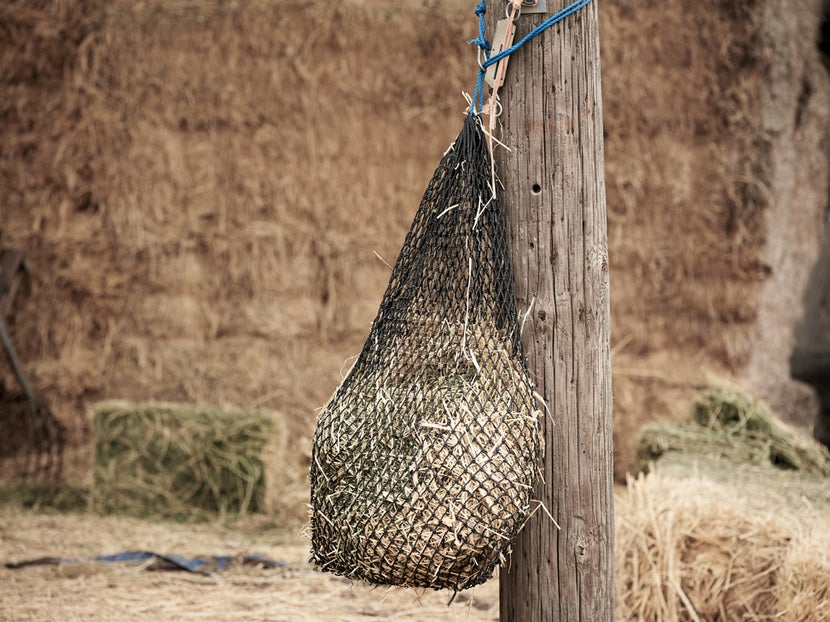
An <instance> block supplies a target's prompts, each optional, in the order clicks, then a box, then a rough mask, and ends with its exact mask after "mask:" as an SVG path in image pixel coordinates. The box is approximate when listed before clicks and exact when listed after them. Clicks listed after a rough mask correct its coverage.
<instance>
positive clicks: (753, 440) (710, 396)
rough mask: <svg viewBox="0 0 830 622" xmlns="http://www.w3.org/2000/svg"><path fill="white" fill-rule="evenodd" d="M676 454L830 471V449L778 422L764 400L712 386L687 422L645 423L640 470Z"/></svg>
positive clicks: (816, 472)
mask: <svg viewBox="0 0 830 622" xmlns="http://www.w3.org/2000/svg"><path fill="white" fill-rule="evenodd" d="M673 453H680V454H690V455H694V456H697V457H699V458H706V459H711V460H723V461H726V462H728V463H731V464H737V465H744V464H749V465H756V466H768V467H774V468H775V469H779V470H790V471H798V472H799V473H803V474H808V475H817V476H830V453H828V451H827V449H826V448H824V447H823V446H822V445H820V444H819V443H817V442H816V441H815V440H813V439H811V438H810V437H809V436H807V435H806V434H804V433H802V432H800V431H798V430H796V429H794V428H791V427H789V426H787V425H786V424H784V423H782V422H781V421H779V420H778V419H777V418H776V417H775V415H774V414H773V413H772V412H771V411H770V410H769V408H767V407H766V406H765V405H764V404H763V402H761V401H759V400H757V399H754V398H752V397H750V396H748V395H745V394H743V393H740V392H738V391H735V390H732V389H729V388H725V387H710V388H708V389H707V390H705V391H704V392H703V393H701V394H700V395H699V396H698V397H696V398H695V400H694V402H693V403H692V409H691V417H690V420H689V421H687V422H683V423H669V422H664V421H656V422H653V423H650V424H647V425H646V426H644V427H643V429H642V431H641V433H640V440H639V442H638V445H637V462H636V467H637V470H638V471H645V470H648V467H649V463H651V462H654V461H660V460H663V459H664V458H665V457H666V456H668V455H669V454H673Z"/></svg>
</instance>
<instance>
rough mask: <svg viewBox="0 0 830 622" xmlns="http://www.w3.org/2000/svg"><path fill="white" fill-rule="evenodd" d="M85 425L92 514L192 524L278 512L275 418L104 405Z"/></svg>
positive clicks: (281, 467)
mask: <svg viewBox="0 0 830 622" xmlns="http://www.w3.org/2000/svg"><path fill="white" fill-rule="evenodd" d="M92 419H93V421H92V430H93V436H94V442H95V462H94V466H93V480H94V483H93V488H92V505H93V507H94V508H95V509H96V510H97V511H99V512H105V513H106V512H123V513H127V514H132V515H135V516H153V517H159V516H161V517H167V518H174V519H193V518H206V517H210V516H215V515H220V516H233V517H239V516H244V515H245V514H247V513H248V512H265V513H273V512H274V511H275V510H276V509H277V507H278V505H279V497H280V493H281V487H282V485H283V483H284V478H283V474H284V472H285V461H286V459H285V430H284V426H283V421H282V417H281V416H280V415H278V414H277V413H275V412H271V411H236V410H230V409H219V408H213V407H204V406H194V405H190V404H169V403H161V402H155V403H142V404H133V403H130V402H104V403H101V404H98V405H96V406H95V408H94V410H93V413H92Z"/></svg>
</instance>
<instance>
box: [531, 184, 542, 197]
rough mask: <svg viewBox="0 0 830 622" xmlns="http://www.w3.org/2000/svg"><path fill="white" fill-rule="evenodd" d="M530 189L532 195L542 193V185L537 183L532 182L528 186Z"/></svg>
mask: <svg viewBox="0 0 830 622" xmlns="http://www.w3.org/2000/svg"><path fill="white" fill-rule="evenodd" d="M530 191H531V192H532V193H533V194H534V195H537V196H538V195H540V194H542V186H540V185H539V184H533V185H532V186H531V187H530Z"/></svg>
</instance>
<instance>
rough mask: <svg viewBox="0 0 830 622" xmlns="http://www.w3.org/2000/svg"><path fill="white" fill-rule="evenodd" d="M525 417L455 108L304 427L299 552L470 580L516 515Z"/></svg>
mask: <svg viewBox="0 0 830 622" xmlns="http://www.w3.org/2000/svg"><path fill="white" fill-rule="evenodd" d="M540 417H541V413H540V411H539V409H538V407H537V403H536V400H535V398H534V392H533V388H532V386H531V383H530V380H529V378H528V374H527V369H526V363H525V360H524V355H523V350H522V344H521V340H520V325H519V321H518V317H517V310H516V301H515V297H514V292H513V275H512V270H511V267H510V260H509V255H508V246H507V237H506V231H505V222H504V216H503V214H502V212H501V208H500V206H499V203H498V200H497V197H496V194H495V188H494V181H493V177H492V175H491V168H490V153H489V151H488V149H487V144H486V142H485V137H484V133H483V131H482V128H481V124H480V121H479V118H478V117H477V116H469V117H468V118H467V120H466V121H465V123H464V127H463V129H462V131H461V133H460V134H459V136H458V138H457V139H456V141H455V143H454V144H453V145H452V146H451V147H450V149H449V150H448V151H447V152H446V154H445V155H444V157H443V159H442V160H441V163H440V164H439V166H438V168H437V170H436V171H435V174H434V176H433V178H432V180H431V181H430V183H429V186H428V187H427V190H426V193H425V194H424V197H423V199H422V201H421V205H420V207H419V209H418V211H417V213H416V215H415V219H414V222H413V223H412V226H411V228H410V230H409V233H408V234H407V236H406V239H405V241H404V244H403V248H402V249H401V253H400V256H399V257H398V260H397V263H396V265H395V267H394V269H393V271H392V276H391V280H390V282H389V286H388V288H387V290H386V293H385V294H384V297H383V300H382V302H381V305H380V309H379V311H378V314H377V317H376V318H375V321H374V323H373V325H372V328H371V332H370V333H369V337H368V339H367V341H366V343H365V345H364V347H363V350H362V351H361V353H360V355H359V356H358V358H357V360H356V362H355V364H354V366H353V368H352V369H351V371H350V372H349V374H348V375H347V377H346V378H345V380H344V381H343V383H342V384H341V386H340V387H339V388H338V389H337V391H336V392H335V393H334V395H333V396H332V398H331V399H330V401H329V403H328V404H327V406H326V407H325V408H324V409H323V412H322V414H321V415H320V417H319V420H318V422H317V428H316V431H315V434H314V439H313V448H312V466H311V536H312V555H313V561H314V562H315V563H316V564H317V565H318V566H319V567H320V568H322V569H323V570H327V571H330V572H334V573H337V574H341V575H346V576H348V577H352V578H357V579H363V580H366V581H369V582H372V583H377V584H388V585H402V586H410V587H431V588H436V589H438V588H451V589H455V590H460V589H464V588H467V587H470V586H473V585H476V584H478V583H481V582H483V581H485V580H486V579H488V578H489V577H491V576H492V573H493V570H494V568H495V566H496V564H497V563H499V562H503V561H504V559H505V556H506V554H507V553H508V552H509V548H510V545H511V542H512V541H513V539H514V537H515V536H516V533H517V532H518V530H519V528H520V527H521V526H522V524H523V523H524V521H525V519H526V517H527V515H528V510H529V505H530V495H531V490H532V487H533V485H534V483H535V479H536V477H535V476H536V471H537V457H538V454H539V453H540V450H541V440H540V434H539V425H540Z"/></svg>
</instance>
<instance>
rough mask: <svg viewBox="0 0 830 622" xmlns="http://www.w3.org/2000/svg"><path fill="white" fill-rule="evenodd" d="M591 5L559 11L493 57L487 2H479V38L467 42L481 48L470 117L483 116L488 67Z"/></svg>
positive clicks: (581, 2)
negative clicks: (486, 20)
mask: <svg viewBox="0 0 830 622" xmlns="http://www.w3.org/2000/svg"><path fill="white" fill-rule="evenodd" d="M590 3H591V0H576V1H575V2H573V3H571V4H569V5H568V6H566V7H565V8H564V9H562V10H561V11H558V12H556V13H554V14H553V15H551V16H550V17H547V18H545V19H544V20H543V21H542V22H541V23H539V25H538V26H536V27H535V28H534V29H533V30H531V31H530V32H529V33H527V34H526V35H525V36H524V37H522V38H521V39H520V40H519V41H517V42H516V43H514V44H513V45H511V46H510V47H508V48H507V49H505V50H502V51H501V52H498V53H497V54H493V55H492V56H491V55H490V52H491V48H490V44H489V43H488V42H487V38H486V36H485V30H484V15H485V13H486V12H487V0H481V2H479V3H478V4H477V5H476V8H475V14H476V16H478V37H476V38H475V39H470V40H469V41H468V42H467V43H472V44H475V45H476V46H477V47H478V48H479V71H478V76H477V77H476V85H475V89H474V91H473V97H472V102H471V103H470V115H473V114H481V113H482V111H483V109H484V97H485V90H486V88H485V82H484V75H485V72H486V71H487V68H488V67H490V66H491V65H494V64H496V63H498V62H499V61H500V60H502V59H504V58H506V57H508V56H510V55H511V54H512V53H513V52H515V51H516V50H518V49H519V48H520V47H522V46H523V45H524V44H525V43H527V42H528V41H530V40H531V39H533V38H534V37H536V36H538V35H540V34H541V33H543V32H544V31H545V30H547V29H548V28H550V27H551V26H553V25H554V24H557V23H559V22H561V21H562V20H563V19H565V18H566V17H568V16H569V15H573V14H574V13H576V12H577V11H579V10H580V9H582V8H584V7H586V6H587V5H588V4H590ZM515 13H516V12H515V11H514V15H515ZM511 17H512V16H511ZM482 54H483V55H484V60H483V61H481V60H480V59H481V55H482Z"/></svg>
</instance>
